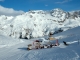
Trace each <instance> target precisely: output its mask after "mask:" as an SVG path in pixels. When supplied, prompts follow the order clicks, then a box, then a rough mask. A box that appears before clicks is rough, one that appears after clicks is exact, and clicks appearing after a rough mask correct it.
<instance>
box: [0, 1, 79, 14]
mask: <svg viewBox="0 0 80 60" xmlns="http://www.w3.org/2000/svg"><path fill="white" fill-rule="evenodd" d="M55 8H60V9H62V10H65V11H73V10H80V0H0V15H2V14H5V15H19V14H22V13H24V12H27V11H28V10H51V9H55Z"/></svg>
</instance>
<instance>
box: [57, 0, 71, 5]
mask: <svg viewBox="0 0 80 60" xmlns="http://www.w3.org/2000/svg"><path fill="white" fill-rule="evenodd" d="M70 1H72V0H64V1H62V2H56V3H57V4H63V3H67V2H70Z"/></svg>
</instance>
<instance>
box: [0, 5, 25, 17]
mask: <svg viewBox="0 0 80 60" xmlns="http://www.w3.org/2000/svg"><path fill="white" fill-rule="evenodd" d="M22 13H24V11H16V10H14V9H12V8H5V7H3V6H1V5H0V15H7V16H16V15H19V14H22Z"/></svg>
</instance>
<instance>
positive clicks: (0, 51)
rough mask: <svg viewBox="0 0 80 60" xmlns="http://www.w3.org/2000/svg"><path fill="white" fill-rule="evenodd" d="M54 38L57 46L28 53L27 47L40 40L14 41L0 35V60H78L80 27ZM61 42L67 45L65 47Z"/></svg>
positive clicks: (79, 59)
mask: <svg viewBox="0 0 80 60" xmlns="http://www.w3.org/2000/svg"><path fill="white" fill-rule="evenodd" d="M60 36H61V37H60ZM54 37H55V38H57V39H58V41H59V44H60V45H59V46H57V47H53V48H48V49H40V50H30V51H28V50H27V45H28V44H30V43H32V42H33V41H34V40H37V39H40V38H35V39H31V40H23V39H16V40H15V39H11V38H7V37H5V36H3V35H0V60H80V27H76V28H74V29H70V30H67V31H64V32H62V33H59V34H56V35H55V36H54ZM43 38H44V37H43ZM63 41H66V42H67V43H68V44H69V45H68V46H65V45H64V44H63ZM4 45H5V46H4ZM2 46H3V47H2Z"/></svg>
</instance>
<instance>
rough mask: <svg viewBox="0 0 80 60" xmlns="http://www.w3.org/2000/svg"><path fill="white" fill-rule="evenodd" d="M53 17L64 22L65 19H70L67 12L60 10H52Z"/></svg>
mask: <svg viewBox="0 0 80 60" xmlns="http://www.w3.org/2000/svg"><path fill="white" fill-rule="evenodd" d="M51 15H52V16H53V17H55V18H58V21H63V20H64V19H66V18H67V17H68V15H67V12H65V11H63V10H62V9H58V8H57V9H53V10H51Z"/></svg>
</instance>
